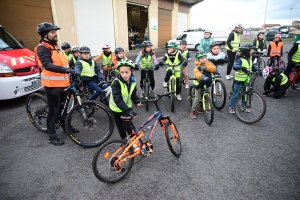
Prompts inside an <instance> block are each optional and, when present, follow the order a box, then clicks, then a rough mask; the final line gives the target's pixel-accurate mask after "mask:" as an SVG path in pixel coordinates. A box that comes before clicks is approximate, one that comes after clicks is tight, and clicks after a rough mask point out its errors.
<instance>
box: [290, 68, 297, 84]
mask: <svg viewBox="0 0 300 200" xmlns="http://www.w3.org/2000/svg"><path fill="white" fill-rule="evenodd" d="M297 74H298V71H297V70H293V71H292V72H291V73H290V75H289V80H290V82H291V84H293V83H294V82H295V81H296V79H295V77H296V76H297Z"/></svg>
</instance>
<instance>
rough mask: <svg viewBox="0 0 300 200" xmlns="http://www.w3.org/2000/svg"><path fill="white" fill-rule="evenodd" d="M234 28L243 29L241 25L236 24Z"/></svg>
mask: <svg viewBox="0 0 300 200" xmlns="http://www.w3.org/2000/svg"><path fill="white" fill-rule="evenodd" d="M235 28H243V25H242V24H239V23H236V25H235Z"/></svg>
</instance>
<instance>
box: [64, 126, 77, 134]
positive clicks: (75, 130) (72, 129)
mask: <svg viewBox="0 0 300 200" xmlns="http://www.w3.org/2000/svg"><path fill="white" fill-rule="evenodd" d="M71 131H72V133H79V129H76V128H74V127H73V126H71ZM63 132H64V133H67V131H66V129H63Z"/></svg>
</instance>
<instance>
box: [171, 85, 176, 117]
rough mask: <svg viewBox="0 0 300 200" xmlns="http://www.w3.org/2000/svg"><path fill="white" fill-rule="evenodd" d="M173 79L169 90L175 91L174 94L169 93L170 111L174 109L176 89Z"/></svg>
mask: <svg viewBox="0 0 300 200" xmlns="http://www.w3.org/2000/svg"><path fill="white" fill-rule="evenodd" d="M175 84H176V83H175V80H174V79H172V80H171V91H170V92H175V93H174V94H171V96H170V97H171V112H174V110H175V105H174V104H175V96H176V91H175Z"/></svg>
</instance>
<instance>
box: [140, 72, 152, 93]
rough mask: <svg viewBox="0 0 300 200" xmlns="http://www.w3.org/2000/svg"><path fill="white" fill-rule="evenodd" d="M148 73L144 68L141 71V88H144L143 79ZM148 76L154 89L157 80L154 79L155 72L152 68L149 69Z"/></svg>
mask: <svg viewBox="0 0 300 200" xmlns="http://www.w3.org/2000/svg"><path fill="white" fill-rule="evenodd" d="M146 73H147V71H146V70H142V71H141V80H140V87H141V89H143V88H144V86H143V80H144V79H145V78H146ZM148 77H149V79H150V87H151V89H152V90H154V87H155V80H154V72H153V71H152V70H150V71H148Z"/></svg>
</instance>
